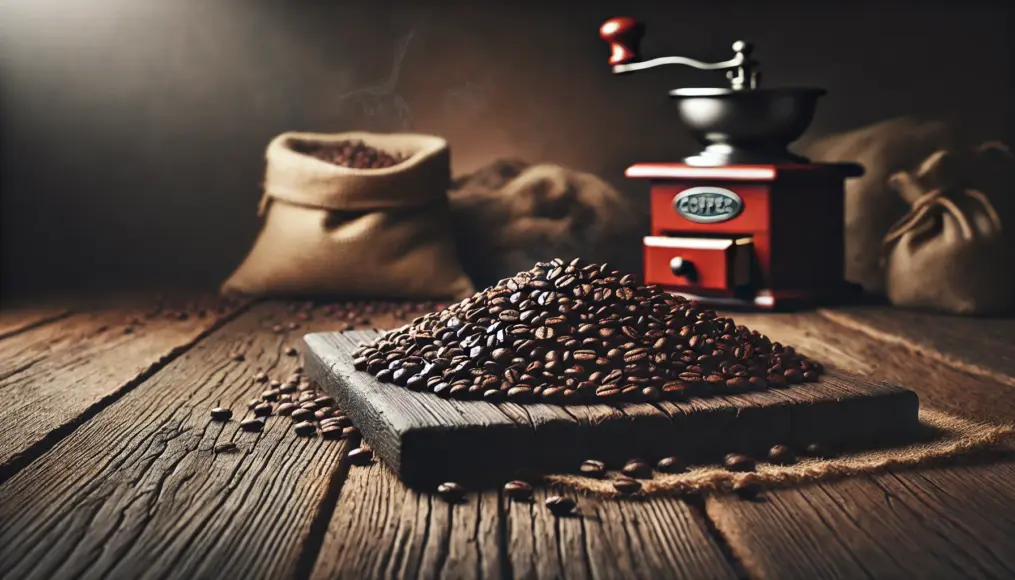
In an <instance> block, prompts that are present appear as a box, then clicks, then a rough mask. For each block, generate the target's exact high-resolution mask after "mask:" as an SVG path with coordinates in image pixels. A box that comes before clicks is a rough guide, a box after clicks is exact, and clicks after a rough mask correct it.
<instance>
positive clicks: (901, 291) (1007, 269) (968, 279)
mask: <svg viewBox="0 0 1015 580" xmlns="http://www.w3.org/2000/svg"><path fill="white" fill-rule="evenodd" d="M1004 156H1007V160H1008V163H1009V164H1011V163H1013V162H1015V159H1013V158H1012V157H1011V154H1010V153H1009V152H1008V151H1007V149H1006V148H1004V146H1002V145H1000V144H998V143H988V144H985V145H983V146H981V147H980V148H979V149H978V150H977V151H976V152H974V153H973V154H972V155H960V154H957V153H952V152H948V151H939V152H937V153H935V154H933V155H931V156H930V157H929V158H928V159H927V160H926V161H925V162H924V163H923V164H922V165H921V166H920V168H919V169H918V170H917V171H916V172H915V173H910V172H908V171H903V172H899V173H897V174H895V175H893V176H892V178H891V180H890V184H891V186H892V187H893V188H894V189H895V190H897V191H898V193H899V195H900V196H901V197H902V199H904V200H905V201H906V202H907V203H909V204H910V205H911V206H912V208H911V209H910V211H909V213H907V214H906V215H905V216H904V217H903V218H902V219H900V220H899V221H898V222H897V223H896V224H895V225H894V226H893V227H892V229H891V231H889V232H888V234H887V235H886V236H885V239H884V251H885V255H886V261H887V268H886V272H885V278H886V285H887V291H888V297H889V299H890V300H891V301H892V303H893V304H895V305H897V306H906V307H912V308H921V309H928V310H937V311H942V312H949V313H954V314H1005V313H1008V312H1012V311H1015V248H1013V245H1012V244H1013V241H1015V238H1013V237H1012V236H1010V235H1006V232H1005V228H1004V226H1005V225H1007V226H1008V227H1009V228H1010V227H1011V226H1012V223H1013V222H1015V215H1011V214H1008V215H1004V216H1002V215H1001V214H1000V213H999V212H998V211H997V209H996V208H995V205H994V203H993V202H992V198H995V197H1009V198H1010V197H1012V196H1015V182H1011V183H1009V184H1008V185H1007V190H1006V191H993V192H991V191H983V190H982V188H981V187H982V186H980V185H978V183H983V181H982V179H980V178H982V177H983V176H985V175H989V174H991V173H992V172H991V171H990V170H989V168H990V166H992V165H995V164H997V163H998V162H999V161H1001V162H1003V161H1004V159H1005V157H1004ZM993 173H995V174H996V173H997V172H996V171H995V172H993ZM991 185H992V186H994V187H998V186H1001V185H1003V184H1000V183H999V182H995V183H993V184H991Z"/></svg>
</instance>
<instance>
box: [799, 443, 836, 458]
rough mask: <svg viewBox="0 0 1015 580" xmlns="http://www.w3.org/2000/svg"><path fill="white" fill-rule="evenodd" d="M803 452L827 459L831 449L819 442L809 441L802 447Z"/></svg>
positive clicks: (830, 454)
mask: <svg viewBox="0 0 1015 580" xmlns="http://www.w3.org/2000/svg"><path fill="white" fill-rule="evenodd" d="M804 453H806V454H807V455H809V456H811V457H816V458H818V459H827V458H829V457H831V456H832V451H831V449H829V448H828V447H827V446H825V445H822V444H821V443H811V444H810V445H808V446H807V448H806V449H804Z"/></svg>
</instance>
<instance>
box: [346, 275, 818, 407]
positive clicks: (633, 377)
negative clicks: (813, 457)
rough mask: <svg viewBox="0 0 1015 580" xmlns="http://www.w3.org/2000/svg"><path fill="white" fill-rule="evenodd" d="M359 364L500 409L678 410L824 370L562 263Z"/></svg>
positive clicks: (359, 356)
mask: <svg viewBox="0 0 1015 580" xmlns="http://www.w3.org/2000/svg"><path fill="white" fill-rule="evenodd" d="M363 312H364V313H366V310H365V308H364V309H363ZM353 354H354V359H355V363H354V365H355V367H356V369H358V370H360V371H363V372H369V373H371V374H373V375H374V376H375V377H377V379H378V380H379V381H380V382H385V383H394V384H396V385H398V386H401V387H407V388H409V389H411V390H418V391H430V392H431V393H434V394H437V395H439V396H441V397H445V398H455V399H479V398H482V399H483V400H485V401H489V402H491V403H501V402H503V401H508V402H515V403H532V402H549V403H554V404H573V403H579V404H580V403H587V402H595V401H597V400H609V401H657V400H664V399H677V400H679V399H683V398H686V397H688V396H692V395H693V396H707V395H709V394H721V393H727V392H746V391H753V390H760V389H765V388H778V387H780V386H783V385H786V384H789V383H795V382H800V381H808V380H811V379H812V378H814V379H816V378H817V374H818V373H819V371H820V368H821V367H820V366H819V365H817V364H815V363H813V362H812V361H809V360H808V359H806V358H804V357H802V356H800V355H799V354H797V352H796V351H795V350H794V349H792V348H791V347H788V346H783V345H781V344H779V343H778V342H772V341H771V340H770V339H769V338H767V337H765V336H764V335H762V334H760V333H757V332H752V331H750V330H749V329H747V328H746V327H743V326H738V325H737V324H736V323H735V322H734V321H733V320H732V319H730V318H727V317H723V316H720V315H719V314H718V313H716V312H715V311H714V310H710V309H708V308H707V307H704V306H701V305H699V304H697V303H693V302H689V301H687V300H686V299H684V298H682V297H679V296H675V295H671V294H669V293H667V292H664V291H663V290H662V289H660V288H658V287H655V286H639V285H638V284H636V283H635V281H634V278H633V276H630V275H624V274H622V273H621V272H619V271H616V270H611V269H610V268H609V267H607V266H606V265H597V264H587V263H583V262H582V261H580V260H576V261H572V262H571V263H566V262H564V261H563V260H559V259H557V260H552V261H550V262H545V263H544V262H539V263H537V264H536V265H535V266H534V267H533V268H532V269H530V270H528V271H525V272H520V273H518V274H517V275H515V276H513V277H510V278H506V279H504V280H501V281H500V282H498V283H497V284H496V285H495V286H493V287H490V288H487V289H486V290H483V291H481V292H479V293H477V294H475V295H473V296H471V297H469V298H466V299H465V300H462V301H461V302H459V303H457V304H453V305H451V306H448V307H447V308H444V309H438V310H436V311H433V312H430V313H428V314H425V315H423V316H420V317H418V318H416V319H415V320H413V321H412V322H411V323H410V324H409V325H407V326H405V327H403V328H400V329H398V330H394V331H390V332H386V333H383V334H382V335H381V336H380V337H379V338H378V339H377V340H375V341H373V342H371V343H368V344H364V345H362V346H360V347H359V348H357V350H356V351H355V352H354V353H353ZM807 373H814V376H813V377H812V375H810V374H807ZM805 375H806V376H805ZM487 377H488V380H487Z"/></svg>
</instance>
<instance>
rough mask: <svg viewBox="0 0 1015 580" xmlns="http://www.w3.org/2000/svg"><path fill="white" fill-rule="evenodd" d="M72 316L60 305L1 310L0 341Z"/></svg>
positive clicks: (5, 308)
mask: <svg viewBox="0 0 1015 580" xmlns="http://www.w3.org/2000/svg"><path fill="white" fill-rule="evenodd" d="M68 314H70V309H69V308H66V307H64V306H59V305H36V306H19V307H12V308H7V307H6V306H4V308H3V309H2V310H0V340H2V339H4V338H8V337H11V336H14V335H16V334H20V333H22V332H24V331H26V330H29V329H31V328H35V327H37V326H42V325H43V324H46V323H49V322H52V321H54V320H57V319H59V318H62V317H64V316H67V315H68Z"/></svg>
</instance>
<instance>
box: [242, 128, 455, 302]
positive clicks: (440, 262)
mask: <svg viewBox="0 0 1015 580" xmlns="http://www.w3.org/2000/svg"><path fill="white" fill-rule="evenodd" d="M350 140H358V141H362V142H363V143H364V144H366V145H368V146H370V147H374V148H377V149H379V150H382V151H386V152H388V153H390V154H394V155H398V156H402V157H404V158H405V160H404V161H403V162H401V163H399V164H397V165H394V166H392V167H387V168H383V169H353V168H348V167H342V166H340V165H335V164H332V163H328V162H326V161H322V160H320V159H317V158H316V157H313V156H311V155H307V154H304V153H301V152H300V151H306V150H307V147H306V145H307V144H308V143H318V144H326V143H336V142H341V141H350ZM450 171H451V170H450V154H449V151H448V144H447V142H446V141H444V140H443V139H440V138H438V137H432V136H428V135H415V134H375V133H363V132H350V133H338V134H328V135H323V134H315V133H284V134H282V135H279V136H278V137H276V138H275V139H274V140H273V141H272V142H271V144H269V145H268V151H267V171H266V176H265V180H264V196H263V197H262V199H261V207H260V211H259V215H260V216H263V217H264V226H263V228H262V230H261V233H260V235H259V236H258V238H257V241H256V242H255V243H254V247H253V249H251V250H250V253H249V254H248V255H247V257H246V259H245V260H244V261H243V263H242V264H241V265H240V267H239V268H238V269H237V270H236V272H234V273H233V275H232V276H231V277H230V278H229V280H228V281H226V283H225V284H224V285H223V286H222V291H223V292H224V293H227V294H245V295H255V296H264V295H285V296H289V295H303V296H370V297H383V298H402V299H409V298H452V299H458V298H464V297H465V296H468V295H470V294H472V293H473V292H474V290H473V286H472V282H471V281H470V280H469V278H468V276H466V274H465V273H464V271H463V270H462V266H461V262H460V261H459V259H458V254H457V250H456V247H455V242H454V237H453V235H452V229H451V222H450V214H449V209H448V200H447V188H448V185H449V183H450Z"/></svg>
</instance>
